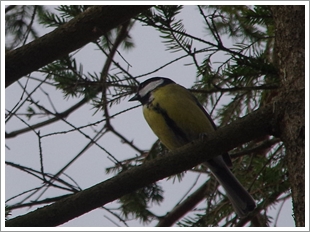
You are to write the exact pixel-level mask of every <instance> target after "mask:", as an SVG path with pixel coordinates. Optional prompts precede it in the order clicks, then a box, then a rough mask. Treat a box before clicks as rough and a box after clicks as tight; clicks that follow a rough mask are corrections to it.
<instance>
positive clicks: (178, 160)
mask: <svg viewBox="0 0 310 232" xmlns="http://www.w3.org/2000/svg"><path fill="white" fill-rule="evenodd" d="M279 104H280V103H279ZM277 106H278V104H270V105H268V106H266V107H264V108H262V109H260V110H257V111H255V112H253V113H251V114H249V115H247V116H245V117H244V118H242V119H240V120H237V121H236V122H234V123H232V124H230V125H228V126H225V127H223V128H220V129H218V130H217V131H216V132H213V133H210V134H209V135H208V139H207V140H206V141H195V142H193V143H191V144H188V145H186V146H184V147H182V148H180V149H177V150H176V151H173V152H169V153H168V154H167V155H165V156H161V157H159V158H157V159H155V160H153V161H149V162H145V164H143V165H141V166H138V167H135V168H132V169H130V170H128V171H124V172H122V173H120V174H118V175H117V176H115V177H113V178H111V179H108V180H106V181H104V182H101V183H99V184H97V185H95V186H92V187H90V188H88V189H86V190H84V191H81V192H79V193H76V194H74V195H73V196H71V197H68V198H66V199H63V200H60V201H58V202H56V203H54V204H52V205H48V206H45V207H43V208H40V209H37V210H35V211H33V212H30V213H28V214H26V215H23V216H18V217H16V218H13V219H10V220H8V221H6V226H10V227H11V226H23V227H24V226H57V225H60V224H63V223H65V222H67V221H69V220H71V219H73V218H75V217H78V216H80V215H83V214H85V213H87V212H89V211H91V210H94V209H96V208H98V207H101V206H102V205H104V204H107V203H108V202H111V201H114V200H116V199H118V198H120V197H121V196H123V195H125V194H128V193H130V192H133V191H135V190H137V189H139V188H141V187H143V186H146V185H148V184H151V183H154V182H156V181H158V180H161V179H163V178H165V177H168V176H171V175H174V174H177V173H180V172H182V171H185V170H188V169H190V168H192V167H194V166H196V165H198V164H200V163H202V162H204V161H205V160H207V159H211V158H213V157H215V156H217V155H220V154H223V153H224V152H227V151H229V150H231V149H233V148H234V147H236V146H239V145H241V144H243V143H246V142H249V141H251V140H253V139H255V138H257V137H260V136H263V135H266V134H272V132H273V131H275V129H274V128H276V127H275V126H274V125H276V122H277V121H278V118H276V117H277V115H281V114H275V113H274V112H277V110H275V107H277ZM279 108H281V107H279ZM236 134H238V136H236ZM51 215H52V216H51Z"/></svg>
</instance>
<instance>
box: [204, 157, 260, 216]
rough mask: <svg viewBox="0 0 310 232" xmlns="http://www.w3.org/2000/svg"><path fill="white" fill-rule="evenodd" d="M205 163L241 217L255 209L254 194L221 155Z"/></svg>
mask: <svg viewBox="0 0 310 232" xmlns="http://www.w3.org/2000/svg"><path fill="white" fill-rule="evenodd" d="M204 164H205V165H206V166H207V167H208V168H209V169H210V170H211V171H212V173H213V174H214V176H215V177H216V179H217V180H218V182H219V183H220V184H221V185H222V186H223V188H224V190H225V192H226V194H227V197H228V198H229V200H230V201H231V203H232V205H233V207H234V209H235V211H236V213H237V214H238V216H239V217H245V216H246V215H247V214H248V213H249V212H251V211H252V210H253V209H255V207H256V204H255V201H254V200H253V198H252V196H251V195H250V194H249V193H248V192H247V191H246V190H245V189H244V187H243V186H242V185H241V184H240V182H239V181H238V180H237V179H236V177H235V176H234V175H233V174H232V172H231V171H230V170H229V168H228V167H227V166H226V165H225V162H224V161H223V159H222V157H221V156H218V157H215V158H214V159H212V160H209V161H207V162H205V163H204Z"/></svg>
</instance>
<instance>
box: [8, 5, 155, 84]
mask: <svg viewBox="0 0 310 232" xmlns="http://www.w3.org/2000/svg"><path fill="white" fill-rule="evenodd" d="M150 7H151V6H139V5H130V6H117V5H114V6H107V5H106V6H94V7H90V8H89V9H87V10H86V11H85V12H83V13H81V14H80V15H78V16H77V17H76V18H74V19H72V20H71V21H69V22H68V23H66V24H64V25H63V26H60V27H59V28H57V29H55V30H54V31H52V32H51V33H48V34H46V35H44V36H42V37H41V38H39V39H36V40H34V41H32V42H31V43H29V44H27V45H25V46H23V47H20V48H17V49H15V50H13V51H10V52H8V53H7V54H6V55H5V61H6V62H5V86H6V87H8V86H10V85H11V84H12V83H14V82H15V81H17V80H18V79H19V78H21V77H22V76H24V75H27V74H29V73H31V72H33V71H36V70H38V69H39V68H41V67H43V66H44V65H46V64H48V63H50V62H52V61H54V60H56V59H59V58H61V57H62V56H64V55H67V54H69V53H70V52H72V51H74V50H76V49H78V48H80V47H82V46H84V45H85V44H87V43H89V42H91V41H93V40H96V39H97V38H99V37H100V36H101V35H103V34H105V33H107V32H108V31H110V30H111V29H113V28H115V27H116V26H118V25H120V24H121V23H124V22H126V21H127V20H129V19H130V18H132V17H134V16H135V15H137V14H138V13H140V12H142V11H143V10H146V9H148V8H150Z"/></svg>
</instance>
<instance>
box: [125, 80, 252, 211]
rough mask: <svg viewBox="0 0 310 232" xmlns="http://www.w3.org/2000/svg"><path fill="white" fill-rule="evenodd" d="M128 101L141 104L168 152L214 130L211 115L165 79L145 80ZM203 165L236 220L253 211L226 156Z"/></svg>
mask: <svg viewBox="0 0 310 232" xmlns="http://www.w3.org/2000/svg"><path fill="white" fill-rule="evenodd" d="M129 101H140V102H141V103H142V106H143V114H144V117H145V119H146V121H147V123H148V124H149V126H150V127H151V129H152V130H153V132H154V133H155V134H156V135H157V137H158V138H159V139H160V141H161V142H162V143H163V144H164V145H165V146H166V147H167V148H168V149H169V150H174V149H176V148H178V147H181V146H183V145H185V144H187V143H189V142H191V141H193V140H197V139H199V138H201V135H203V134H208V132H212V131H214V130H216V126H215V124H214V122H213V120H212V119H211V117H210V115H209V114H208V113H207V112H206V111H205V109H204V108H203V107H202V105H201V104H200V103H199V102H198V100H197V99H196V97H195V96H194V95H193V94H192V93H191V92H190V91H188V90H187V89H186V88H184V87H183V86H181V85H178V84H176V83H175V82H174V81H172V80H170V79H168V78H164V77H154V78H151V79H148V80H146V81H144V82H143V83H141V84H140V85H139V87H138V91H137V94H136V95H135V96H134V97H132V98H131V99H130V100H129ZM204 165H205V166H207V167H208V168H209V169H210V170H211V172H212V173H213V175H214V176H215V177H216V179H217V180H218V181H219V183H220V184H221V185H222V186H223V188H224V190H225V191H226V194H227V197H228V198H229V199H230V201H231V203H232V205H233V207H234V209H235V211H236V213H237V215H238V216H239V217H244V216H246V215H247V214H248V213H249V212H251V211H253V210H254V208H255V207H256V205H255V201H254V200H253V198H252V197H251V195H250V194H249V193H248V192H247V191H246V190H245V189H244V188H243V186H242V185H241V184H240V182H239V181H238V180H237V179H236V177H235V176H234V175H233V174H232V172H231V171H230V169H229V168H228V166H231V160H230V157H229V155H228V154H227V153H225V154H223V155H220V156H217V157H215V158H213V159H211V160H208V161H206V162H204Z"/></svg>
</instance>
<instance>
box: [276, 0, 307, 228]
mask: <svg viewBox="0 0 310 232" xmlns="http://www.w3.org/2000/svg"><path fill="white" fill-rule="evenodd" d="M271 9H272V12H273V17H274V20H275V29H276V34H275V46H276V47H275V54H276V56H277V65H278V68H279V71H280V77H281V84H282V90H281V96H280V97H281V98H283V100H284V102H285V103H284V105H283V106H281V107H283V108H284V113H283V117H282V119H283V120H282V121H281V122H280V124H279V128H280V137H281V140H282V141H283V142H284V145H285V148H286V158H287V167H288V171H289V181H290V184H291V190H292V198H293V208H294V209H293V210H294V219H295V224H296V226H305V98H304V96H305V95H304V94H305V7H304V6H272V8H271Z"/></svg>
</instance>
